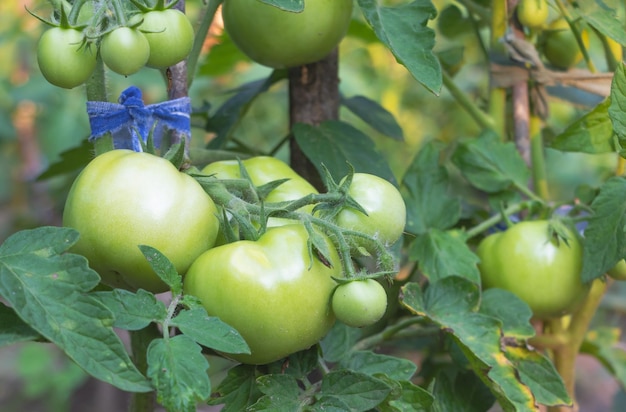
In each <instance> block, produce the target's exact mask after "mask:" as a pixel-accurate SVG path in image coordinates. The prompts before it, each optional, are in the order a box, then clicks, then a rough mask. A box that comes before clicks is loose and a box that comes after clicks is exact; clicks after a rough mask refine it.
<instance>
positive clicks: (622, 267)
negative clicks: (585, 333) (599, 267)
mask: <svg viewBox="0 0 626 412" xmlns="http://www.w3.org/2000/svg"><path fill="white" fill-rule="evenodd" d="M608 274H609V276H610V277H612V278H613V279H615V280H626V261H624V259H622V260H620V261H619V262H617V263H616V264H615V266H613V267H612V268H611V269H610V270H609V271H608Z"/></svg>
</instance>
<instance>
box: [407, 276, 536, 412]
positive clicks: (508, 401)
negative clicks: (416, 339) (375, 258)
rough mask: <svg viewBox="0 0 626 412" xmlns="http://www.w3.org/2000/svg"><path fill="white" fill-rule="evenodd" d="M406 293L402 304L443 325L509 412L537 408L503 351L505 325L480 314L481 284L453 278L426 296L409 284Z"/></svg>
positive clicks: (440, 282) (431, 288)
mask: <svg viewBox="0 0 626 412" xmlns="http://www.w3.org/2000/svg"><path fill="white" fill-rule="evenodd" d="M402 292H403V295H402V300H401V301H402V304H403V305H404V306H405V307H406V308H407V309H408V310H409V311H411V312H413V313H414V314H416V315H418V316H423V317H425V318H427V319H429V320H430V321H431V322H433V323H435V324H436V325H438V326H440V327H441V328H442V329H443V330H445V331H446V332H447V333H448V334H449V335H450V336H451V337H452V338H453V339H454V340H455V341H456V342H457V343H458V345H459V347H460V349H461V350H462V352H463V353H464V355H465V356H466V358H467V359H468V361H469V363H470V365H471V367H472V369H473V370H474V372H475V373H476V374H477V375H478V376H479V377H480V378H481V380H483V382H484V383H485V384H486V385H487V386H488V387H489V388H490V389H491V391H492V393H493V394H494V396H496V398H497V399H498V401H499V403H500V405H501V406H502V408H503V409H504V410H505V411H508V410H533V409H534V408H535V401H536V399H535V395H534V394H533V393H532V392H531V389H530V388H529V387H528V386H527V385H525V384H524V383H523V382H522V381H521V380H520V378H519V374H518V372H517V370H516V369H515V368H514V365H513V364H512V363H511V362H510V361H509V360H508V359H507V358H506V356H505V353H503V351H502V343H501V340H500V337H501V334H502V323H501V322H500V321H499V320H498V319H495V318H493V317H491V316H486V315H484V314H482V313H479V312H478V307H479V302H480V288H479V286H478V285H477V284H475V283H472V282H470V281H468V280H467V279H465V278H461V277H458V276H449V277H445V278H443V279H439V280H438V281H436V282H433V283H431V284H430V286H429V287H428V289H426V291H425V292H424V293H422V290H421V287H420V285H419V284H417V283H414V282H411V283H408V284H407V285H405V286H404V287H403V288H402Z"/></svg>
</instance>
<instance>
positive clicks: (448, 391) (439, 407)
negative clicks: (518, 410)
mask: <svg viewBox="0 0 626 412" xmlns="http://www.w3.org/2000/svg"><path fill="white" fill-rule="evenodd" d="M432 393H433V395H434V397H435V401H434V403H433V408H432V412H448V411H455V412H482V411H486V410H489V409H490V408H491V406H493V403H494V401H495V398H494V396H493V394H492V393H491V392H490V391H489V389H488V388H487V387H486V386H485V384H484V383H483V382H482V381H481V380H480V379H478V377H477V376H476V375H475V374H474V373H473V372H459V373H458V374H457V375H456V376H455V378H454V381H452V379H451V377H449V376H448V375H447V374H446V373H443V372H441V373H439V374H437V377H436V379H435V384H434V387H433V390H432Z"/></svg>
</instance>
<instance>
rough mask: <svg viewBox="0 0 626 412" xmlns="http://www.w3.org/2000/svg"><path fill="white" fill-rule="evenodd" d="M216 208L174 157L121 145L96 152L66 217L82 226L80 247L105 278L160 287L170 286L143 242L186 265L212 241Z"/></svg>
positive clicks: (72, 194)
mask: <svg viewBox="0 0 626 412" xmlns="http://www.w3.org/2000/svg"><path fill="white" fill-rule="evenodd" d="M216 213H217V209H216V207H215V205H214V203H213V201H212V200H211V198H210V197H209V196H208V195H207V194H206V193H205V192H204V191H203V190H202V188H201V187H200V185H198V183H196V181H194V180H193V179H192V178H191V177H189V176H187V175H185V174H183V173H180V172H179V171H178V170H176V168H175V167H174V166H173V165H172V164H171V163H170V162H168V161H167V160H165V159H162V158H159V157H156V156H153V155H150V154H146V153H135V152H132V151H129V150H114V151H110V152H107V153H105V154H102V155H100V156H98V157H96V158H95V159H94V160H92V161H91V162H90V163H89V165H88V166H87V167H86V168H85V169H84V170H83V171H82V173H81V174H80V176H78V178H77V179H76V181H75V182H74V184H73V185H72V189H71V190H70V193H69V194H68V197H67V202H66V204H65V209H64V211H63V224H64V225H65V226H67V227H71V228H74V229H76V230H78V231H79V232H80V234H81V238H80V241H79V242H78V243H77V244H76V245H75V247H74V249H73V251H74V252H75V253H79V254H81V255H83V256H85V257H87V259H89V263H90V265H91V267H92V268H94V269H95V270H96V271H97V272H98V273H99V274H100V276H101V277H102V280H103V282H104V283H107V284H109V285H111V286H114V287H122V288H128V289H139V288H142V289H146V290H149V291H152V292H155V293H158V292H164V291H165V290H167V287H166V285H165V284H164V283H163V282H162V281H161V280H160V279H159V277H158V276H157V275H156V274H155V273H154V272H153V270H152V268H151V267H150V266H149V265H148V262H147V261H146V259H145V257H144V256H143V255H142V253H141V252H140V250H139V249H138V246H139V245H148V246H152V247H154V248H157V249H158V250H160V251H162V252H163V253H164V254H165V255H166V256H167V257H168V259H170V260H171V261H172V263H173V264H174V266H175V267H176V270H177V271H178V272H179V273H185V271H186V270H187V268H188V267H189V266H190V265H191V263H192V262H193V261H194V259H195V258H196V257H198V256H199V255H200V254H201V253H202V252H204V251H206V250H207V249H209V248H210V247H211V246H213V243H214V242H215V238H216V236H217V230H218V228H219V223H218V220H217V218H216ZM172 233H176V236H172V235H171V234H172Z"/></svg>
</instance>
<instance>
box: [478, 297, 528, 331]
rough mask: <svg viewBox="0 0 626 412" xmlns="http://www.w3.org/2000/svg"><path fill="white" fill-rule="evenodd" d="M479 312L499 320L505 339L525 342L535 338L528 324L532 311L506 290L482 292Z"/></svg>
mask: <svg viewBox="0 0 626 412" xmlns="http://www.w3.org/2000/svg"><path fill="white" fill-rule="evenodd" d="M479 312H480V313H482V314H485V315H487V316H492V317H494V318H496V319H498V320H500V321H501V322H502V332H503V333H504V335H505V336H507V337H508V336H510V337H514V338H517V339H520V340H525V339H529V338H532V337H533V336H535V328H533V326H532V325H531V324H530V318H531V317H532V316H533V312H532V310H530V308H529V307H528V305H527V304H526V302H524V301H523V300H521V299H520V298H518V297H517V296H516V295H515V294H513V293H511V292H509V291H508V290H504V289H497V288H494V289H488V290H485V291H483V294H482V299H481V303H480V310H479Z"/></svg>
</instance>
